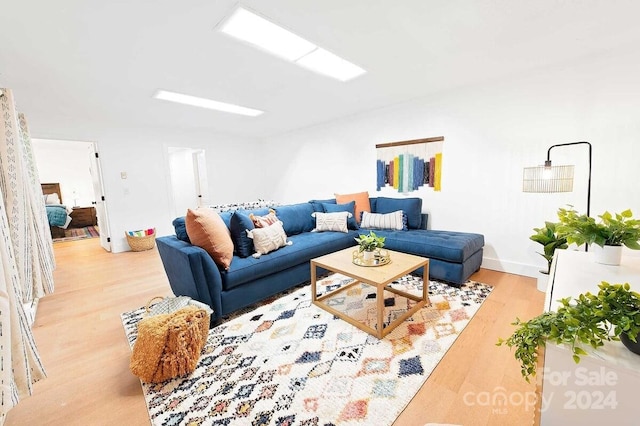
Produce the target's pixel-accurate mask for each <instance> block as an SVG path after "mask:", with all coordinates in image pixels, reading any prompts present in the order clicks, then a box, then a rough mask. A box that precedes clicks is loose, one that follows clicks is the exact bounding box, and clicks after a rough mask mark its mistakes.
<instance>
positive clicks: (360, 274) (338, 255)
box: [311, 247, 429, 339]
mask: <svg viewBox="0 0 640 426" xmlns="http://www.w3.org/2000/svg"><path fill="white" fill-rule="evenodd" d="M357 249H358V248H357V247H350V248H347V249H344V250H340V251H337V252H335V253H331V254H327V255H325V256H321V257H317V258H315V259H312V260H311V293H312V294H311V300H312V302H313V304H315V305H317V306H319V307H320V308H322V309H324V310H325V311H327V312H330V313H332V314H333V315H335V316H337V317H339V318H341V319H343V320H345V321H347V322H348V323H349V324H352V325H354V326H356V327H358V328H359V329H361V330H363V331H366V332H367V333H369V334H371V335H373V336H376V337H377V338H378V339H382V338H383V337H384V336H386V335H387V334H389V333H390V332H391V331H392V330H393V329H394V328H396V327H397V326H398V325H399V324H401V323H402V322H403V321H404V320H405V319H407V318H409V317H410V316H411V315H413V314H414V313H416V312H417V311H418V310H419V309H421V308H422V307H423V306H424V305H425V304H428V303H429V293H428V287H429V259H426V258H424V257H419V256H414V255H412V254H406V253H400V252H396V251H391V250H388V252H389V255H390V256H391V262H390V263H389V264H386V265H382V266H375V267H367V266H358V265H356V264H354V263H353V255H352V254H353V251H354V250H357ZM421 266H424V272H423V275H422V280H423V285H422V297H419V296H416V295H413V294H409V293H407V292H404V291H402V290H398V289H395V288H392V287H390V286H389V284H390V283H391V282H393V281H394V280H396V279H398V278H400V277H402V276H404V275H406V274H408V273H410V272H413V271H415V270H416V269H418V268H420V267H421ZM318 267H321V268H324V269H327V270H329V271H332V272H338V273H341V274H343V275H346V276H347V277H349V278H353V280H354V281H353V282H351V283H349V284H347V285H346V286H343V287H340V288H339V289H337V290H334V291H331V292H328V293H326V294H323V295H322V296H320V297H317V291H316V272H317V268H318ZM359 283H364V284H368V285H370V286H373V287H376V305H377V309H376V316H377V324H376V325H377V327H376V329H373V328H371V327H369V326H368V325H366V324H363V323H362V322H360V321H357V320H355V319H354V318H352V317H350V316H348V315H347V314H345V313H344V312H341V311H339V310H337V309H335V308H333V307H331V306H328V305H327V304H326V303H324V302H323V300H325V299H327V298H329V297H331V296H335V295H336V294H337V293H340V292H344V291H347V290H348V289H349V288H350V287H352V286H354V285H357V284H359ZM385 290H386V291H389V292H391V293H395V294H398V295H400V296H403V297H406V298H407V299H411V300H414V301H416V304H415V305H414V306H413V307H412V308H411V309H409V310H407V312H405V313H404V314H402V315H401V316H399V317H398V318H396V319H395V320H394V321H392V322H391V323H390V324H389V325H388V326H386V327H384V322H383V316H384V291H385Z"/></svg>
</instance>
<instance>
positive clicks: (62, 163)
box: [31, 139, 95, 207]
mask: <svg viewBox="0 0 640 426" xmlns="http://www.w3.org/2000/svg"><path fill="white" fill-rule="evenodd" d="M31 142H32V145H33V155H34V157H35V161H36V164H37V166H38V174H39V176H40V182H42V183H56V182H58V183H59V184H60V192H61V193H62V201H63V202H64V203H65V204H66V205H67V206H69V207H72V206H74V204H75V205H78V206H81V207H88V206H91V204H92V202H93V201H95V197H94V194H93V184H92V181H91V173H90V172H89V167H90V165H91V164H90V162H89V147H90V145H91V143H89V142H76V141H56V140H47V139H33V140H32V141H31ZM74 201H77V203H74Z"/></svg>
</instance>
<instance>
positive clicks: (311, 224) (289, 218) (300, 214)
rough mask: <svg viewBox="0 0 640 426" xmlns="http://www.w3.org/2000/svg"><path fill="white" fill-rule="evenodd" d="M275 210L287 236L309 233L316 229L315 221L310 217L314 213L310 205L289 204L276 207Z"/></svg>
mask: <svg viewBox="0 0 640 426" xmlns="http://www.w3.org/2000/svg"><path fill="white" fill-rule="evenodd" d="M275 210H276V216H278V219H280V220H281V221H282V227H283V228H284V232H285V233H286V234H287V236H289V235H295V234H300V233H302V232H311V231H312V230H313V228H315V227H316V221H315V219H314V218H313V216H311V213H313V212H314V210H313V206H312V205H311V203H300V204H290V205H288V206H280V207H276V208H275Z"/></svg>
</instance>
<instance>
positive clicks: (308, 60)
mask: <svg viewBox="0 0 640 426" xmlns="http://www.w3.org/2000/svg"><path fill="white" fill-rule="evenodd" d="M296 64H298V65H300V66H303V67H305V68H308V69H310V70H311V71H315V72H317V73H320V74H324V75H328V76H329V77H333V78H336V79H338V80H340V81H347V80H351V79H352V78H356V77H357V76H359V75H362V74H364V73H365V72H366V71H365V70H363V69H362V68H360V67H359V66H357V65H355V64H352V63H351V62H349V61H347V60H344V59H342V58H341V57H339V56H337V55H334V54H333V53H331V52H328V51H326V50H324V49H321V48H318V49H316V50H314V51H313V52H311V53H309V54H308V55H305V56H303V57H302V58H300V59H298V60H297V61H296Z"/></svg>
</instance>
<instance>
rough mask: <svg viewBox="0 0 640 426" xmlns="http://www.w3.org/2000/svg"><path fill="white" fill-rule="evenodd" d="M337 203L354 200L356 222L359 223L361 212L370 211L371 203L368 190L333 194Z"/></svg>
mask: <svg viewBox="0 0 640 426" xmlns="http://www.w3.org/2000/svg"><path fill="white" fill-rule="evenodd" d="M335 196H336V203H337V204H346V203H350V202H352V201H355V202H356V208H355V216H356V222H358V224H359V223H360V217H361V216H362V215H361V214H360V213H361V212H368V213H371V204H370V203H369V193H368V192H358V193H356V194H342V195H340V194H335Z"/></svg>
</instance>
